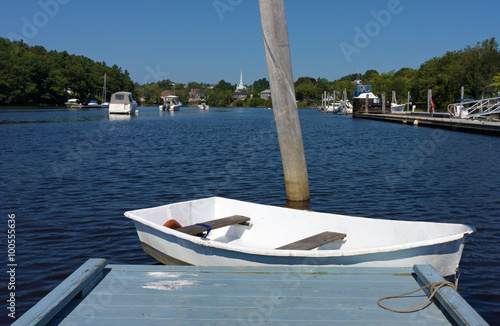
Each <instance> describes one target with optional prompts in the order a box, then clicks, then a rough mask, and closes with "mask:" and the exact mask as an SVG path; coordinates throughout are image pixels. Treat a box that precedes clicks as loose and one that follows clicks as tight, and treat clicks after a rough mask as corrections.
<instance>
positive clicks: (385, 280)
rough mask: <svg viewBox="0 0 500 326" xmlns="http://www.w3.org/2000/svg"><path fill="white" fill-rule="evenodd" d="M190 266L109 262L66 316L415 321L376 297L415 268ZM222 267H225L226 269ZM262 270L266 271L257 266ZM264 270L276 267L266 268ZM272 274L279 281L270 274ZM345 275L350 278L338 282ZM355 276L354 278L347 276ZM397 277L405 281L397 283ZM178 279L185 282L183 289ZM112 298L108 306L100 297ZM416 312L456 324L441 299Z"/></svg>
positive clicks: (403, 287) (408, 281)
mask: <svg viewBox="0 0 500 326" xmlns="http://www.w3.org/2000/svg"><path fill="white" fill-rule="evenodd" d="M149 267H150V266H147V268H146V270H148V269H150V268H149ZM125 269H126V268H125ZM137 269H140V267H137ZM182 269H183V271H182V272H179V271H178V270H179V267H178V266H168V268H166V266H163V272H161V271H158V270H156V271H154V272H151V271H148V272H137V271H135V272H128V271H123V269H120V268H116V269H115V268H114V267H112V269H111V270H109V271H108V269H106V276H105V278H104V279H103V280H102V281H101V283H100V284H99V285H98V286H97V287H96V288H95V289H94V290H93V291H92V293H91V294H90V295H89V296H88V297H87V298H84V299H80V300H78V302H73V303H72V304H70V305H69V306H68V307H67V308H66V309H65V310H64V311H62V312H61V314H60V315H59V316H60V317H61V318H62V317H66V318H67V319H66V321H71V320H73V321H75V322H78V321H80V320H81V318H84V317H85V316H88V314H89V312H92V314H93V319H92V324H94V325H99V324H102V325H105V324H109V323H110V322H111V320H110V318H111V316H115V318H120V323H122V322H123V321H127V322H130V323H132V324H133V323H134V322H135V323H141V324H144V320H142V319H141V318H144V317H143V316H147V317H148V318H149V319H152V320H154V321H157V322H158V324H161V323H168V324H171V323H172V322H175V321H176V320H183V321H184V322H186V323H200V322H204V323H205V322H206V323H210V322H217V323H219V322H221V321H222V322H224V323H235V322H238V321H244V322H245V323H246V322H251V321H252V320H253V321H255V318H257V317H258V316H261V315H262V312H263V311H268V312H267V314H268V316H266V318H265V319H266V320H267V321H268V322H271V323H272V322H275V323H285V322H286V323H290V322H297V321H300V322H301V323H302V324H308V323H314V324H316V323H318V322H325V323H326V322H331V321H333V320H334V321H336V323H340V324H342V323H345V324H347V323H349V324H359V325H361V324H367V323H370V322H373V320H376V321H377V322H381V323H383V324H391V323H394V324H397V323H399V324H401V323H404V322H408V316H406V315H401V314H400V315H395V314H394V313H391V312H388V311H385V310H383V309H381V308H380V307H378V306H377V304H376V302H377V300H378V299H379V298H380V297H382V296H385V295H393V294H399V293H403V292H408V291H411V290H414V289H415V288H417V287H418V286H417V283H416V282H415V280H414V279H413V276H412V274H410V273H408V271H409V269H387V270H390V271H392V272H393V273H372V274H370V276H375V277H376V278H377V279H378V281H377V282H368V281H367V279H371V278H370V277H367V275H366V274H363V273H361V272H360V271H359V269H355V268H347V269H348V270H349V271H351V272H356V273H351V274H346V273H341V272H340V271H339V270H343V269H342V268H341V269H339V270H335V272H333V273H332V272H331V271H332V269H330V268H314V269H313V270H314V271H315V272H314V273H312V272H311V270H312V269H311V268H302V270H303V273H299V272H295V273H293V272H292V274H290V271H291V270H295V271H297V268H294V269H291V268H287V267H270V268H264V269H262V268H258V269H254V268H226V267H223V268H217V267H210V269H211V272H204V270H205V269H208V268H200V267H183V268H182ZM217 269H221V270H223V271H224V272H223V273H221V274H218V273H217ZM299 269H300V268H299ZM196 270H198V272H196ZM255 270H257V271H258V272H257V273H253V271H255ZM263 270H267V271H268V272H269V273H263V272H262V271H263ZM372 270H373V269H372ZM230 271H233V273H231V272H230ZM394 272H400V273H394ZM268 277H271V278H272V280H271V281H269V280H268ZM337 277H341V278H342V280H340V281H335V280H334V279H335V278H337ZM348 278H350V281H349V282H346V280H347V279H348ZM328 279H330V282H328ZM395 279H398V281H397V282H395V284H394V285H393V284H391V280H392V281H394V280H395ZM402 280H403V281H402ZM176 281H178V282H179V286H178V287H177V288H176V285H175V282H176ZM154 282H156V283H157V284H156V288H154V287H153V288H149V287H148V284H149V285H151V283H154ZM162 282H166V284H167V288H168V290H167V289H164V290H161V289H162ZM143 286H146V288H144V287H143ZM425 298H426V296H425V294H424V293H423V292H422V293H421V294H420V296H415V297H412V298H411V299H410V300H406V301H404V302H403V303H401V304H402V305H404V306H401V307H400V308H406V307H407V306H408V305H410V306H415V305H418V304H419V303H421V302H422V301H424V300H425ZM104 299H106V300H105V301H106V305H105V306H101V305H98V304H97V303H99V302H102V301H103V300H104ZM398 307H399V306H398ZM256 316H257V317H256ZM251 318H253V319H251ZM412 318H413V319H414V318H417V319H418V320H432V322H433V324H437V325H450V322H449V321H448V320H447V319H446V318H445V317H444V316H443V315H442V313H441V311H440V310H439V309H438V308H437V307H436V306H430V307H428V309H425V310H424V311H421V312H417V313H415V314H413V315H412ZM58 321H62V319H58Z"/></svg>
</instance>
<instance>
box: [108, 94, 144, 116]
mask: <svg viewBox="0 0 500 326" xmlns="http://www.w3.org/2000/svg"><path fill="white" fill-rule="evenodd" d="M136 111H137V102H136V101H135V99H134V97H133V96H132V93H129V92H117V93H114V94H113V95H111V102H110V104H109V114H135V113H136Z"/></svg>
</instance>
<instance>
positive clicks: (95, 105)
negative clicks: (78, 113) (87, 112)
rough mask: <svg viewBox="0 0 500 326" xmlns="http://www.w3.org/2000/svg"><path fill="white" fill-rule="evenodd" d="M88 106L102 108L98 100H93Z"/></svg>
mask: <svg viewBox="0 0 500 326" xmlns="http://www.w3.org/2000/svg"><path fill="white" fill-rule="evenodd" d="M86 106H87V107H89V108H100V107H101V105H100V104H99V102H97V100H91V101H90V102H89V103H88V104H87V105H86Z"/></svg>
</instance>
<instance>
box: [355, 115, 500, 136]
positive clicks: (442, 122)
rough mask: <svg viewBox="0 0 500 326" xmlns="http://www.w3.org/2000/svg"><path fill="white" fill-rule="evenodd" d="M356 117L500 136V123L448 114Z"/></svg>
mask: <svg viewBox="0 0 500 326" xmlns="http://www.w3.org/2000/svg"><path fill="white" fill-rule="evenodd" d="M354 117H355V118H363V119H372V120H381V121H388V122H396V123H406V124H410V125H418V126H425V127H433V128H441V129H449V130H455V131H464V132H473V133H481V134H489V135H495V136H500V121H498V122H496V121H490V120H487V119H458V118H450V117H449V115H448V114H439V113H435V114H434V116H431V115H430V114H425V113H420V114H419V113H414V114H410V113H406V114H372V113H357V114H356V115H354Z"/></svg>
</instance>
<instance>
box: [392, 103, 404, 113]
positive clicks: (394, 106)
mask: <svg viewBox="0 0 500 326" xmlns="http://www.w3.org/2000/svg"><path fill="white" fill-rule="evenodd" d="M405 106H406V104H396V103H391V113H402V112H403V111H404V110H405Z"/></svg>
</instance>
